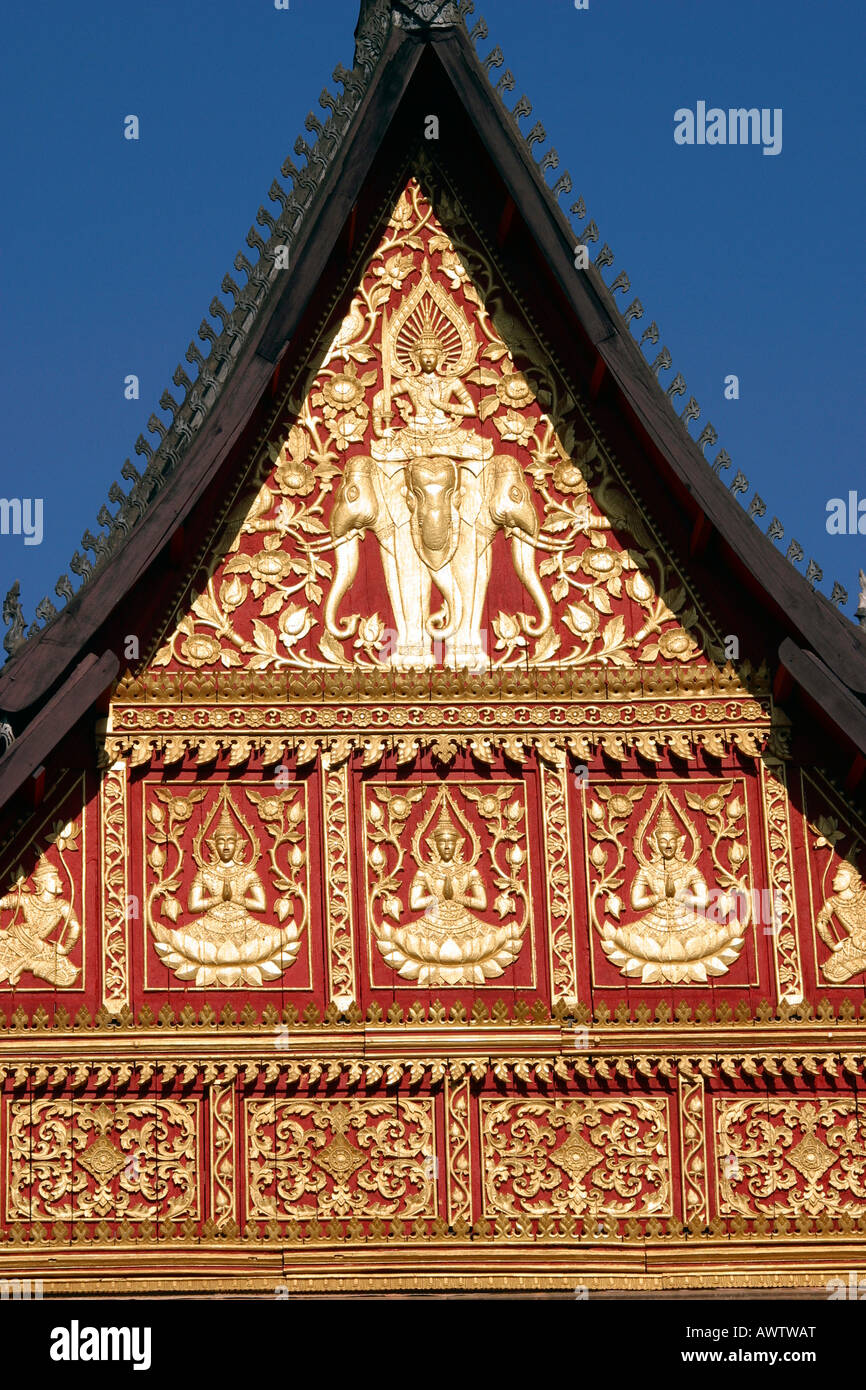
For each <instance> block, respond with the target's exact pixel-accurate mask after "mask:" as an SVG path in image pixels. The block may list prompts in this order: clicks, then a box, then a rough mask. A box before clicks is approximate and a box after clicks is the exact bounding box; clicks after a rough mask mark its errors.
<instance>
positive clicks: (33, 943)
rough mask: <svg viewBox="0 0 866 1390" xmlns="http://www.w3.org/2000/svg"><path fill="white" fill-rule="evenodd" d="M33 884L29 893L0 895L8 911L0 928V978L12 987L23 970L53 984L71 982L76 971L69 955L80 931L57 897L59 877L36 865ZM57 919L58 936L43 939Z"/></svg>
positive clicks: (70, 911)
mask: <svg viewBox="0 0 866 1390" xmlns="http://www.w3.org/2000/svg"><path fill="white" fill-rule="evenodd" d="M33 882H34V884H35V885H36V889H35V892H34V891H28V890H27V889H26V888H21V887H19V888H17V889H16V890H15V891H14V892H12V893H6V894H4V895H3V897H2V898H0V910H2V909H4V908H6V909H11V910H12V912H13V918H12V921H11V922H10V923H9V925H8V927H6V928H5V930H0V982H2V981H4V980H8V981H9V983H10V984H11V985H15V984H17V983H18V981H19V979H20V978H21V976H22V975H23V974H24V972H25V971H29V972H30V973H31V974H32V975H36V976H38V977H39V978H40V979H42V980H49V981H50V982H51V984H53V985H65V986H69V985H73V984H75V981H76V980H77V979H78V976H79V973H80V972H79V968H78V966H77V965H73V964H72V961H71V960H70V959H69V953H70V951H71V950H72V948H73V946H74V945H75V943H76V941H77V940H78V938H79V936H80V935H81V925H80V923H79V921H78V919H77V918H76V916H75V913H74V911H73V909H72V904H71V903H69V902H67V901H66V899H65V898H64V897H63V884H62V882H61V880H60V875H59V874H58V872H57V870H56V869H55V868H53V867H52V865H50V864H40V865H39V867H38V868H37V869H36V871H35V872H34V874H33ZM22 918H23V920H21V919H22ZM61 923H62V930H61V933H60V936H59V937H57V938H55V940H53V941H49V940H48V938H49V937H50V936H51V934H52V932H54V931H55V930H56V928H57V927H59V926H60V925H61Z"/></svg>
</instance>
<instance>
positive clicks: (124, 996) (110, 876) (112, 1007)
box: [99, 762, 129, 1014]
mask: <svg viewBox="0 0 866 1390" xmlns="http://www.w3.org/2000/svg"><path fill="white" fill-rule="evenodd" d="M126 778H127V770H126V764H125V763H124V762H113V763H112V765H111V767H109V768H108V769H107V770H106V772H105V774H104V776H103V778H102V784H101V786H100V790H99V830H100V855H101V860H102V979H103V986H102V989H103V997H102V1002H103V1004H104V1005H105V1007H106V1009H108V1012H109V1013H111V1014H117V1013H119V1012H120V1010H121V1009H122V1008H123V1007H124V1006H128V1005H129V921H128V907H129V888H128V881H127V861H128V858H129V849H128V844H127V802H126V797H127V788H126Z"/></svg>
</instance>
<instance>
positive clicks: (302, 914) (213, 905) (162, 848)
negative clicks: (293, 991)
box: [147, 786, 309, 988]
mask: <svg viewBox="0 0 866 1390" xmlns="http://www.w3.org/2000/svg"><path fill="white" fill-rule="evenodd" d="M244 792H245V795H246V796H247V797H248V798H249V800H250V801H251V802H252V803H253V804H254V805H255V806H256V807H257V808H258V813H259V817H260V820H261V821H262V822H263V823H264V826H265V827H266V828H267V833H268V834H269V836H270V837H271V839H272V840H273V843H272V844H271V846H270V847H269V848H268V851H267V854H268V858H269V860H270V868H271V874H270V881H271V885H272V886H273V887H274V888H275V889H276V890H277V891H278V892H279V893H280V894H281V895H282V896H280V897H278V898H277V900H276V902H275V903H274V912H275V915H276V917H277V919H278V921H279V923H281V924H282V925H279V926H272V925H270V924H269V923H268V922H267V921H257V920H256V918H255V917H254V916H253V915H252V914H253V913H265V912H266V911H267V897H266V894H265V889H264V885H263V883H262V881H261V879H260V877H259V875H258V874H257V873H256V871H255V865H256V863H257V862H258V860H259V858H260V857H261V854H262V846H261V843H260V840H259V837H258V836H257V834H256V833H255V832H254V831H253V829H252V827H251V826H250V824H249V823H248V821H246V820H245V818H244V817H243V815H242V814H241V812H240V811H239V810H238V807H237V804H236V802H235V800H233V798H232V795H231V793H230V792H229V790H228V788H227V787H223V790H222V792H221V793H220V796H219V798H218V800H217V801H216V803H215V805H214V807H213V808H212V810H211V812H210V815H209V816H208V817H206V818H205V819H204V820H202V822H201V824H200V826H199V829H198V831H197V832H196V834H195V836H194V838H193V844H192V855H193V858H194V860H195V862H196V864H197V865H198V872H197V873H196V875H195V877H194V879H193V882H192V887H191V889H190V892H189V896H188V900H187V913H188V914H189V920H187V921H185V922H183V924H182V925H181V926H179V927H177V928H172V927H166V926H163V924H162V923H161V922H160V921H159V920H158V918H157V908H160V909H161V911H162V912H163V913H164V914H165V915H166V916H167V917H168V918H169V920H170V921H171V922H172V923H177V922H178V921H179V919H180V915H181V911H182V907H181V903H180V902H179V901H178V899H177V898H176V897H175V896H174V894H175V893H176V891H177V890H178V888H179V886H180V884H181V881H182V878H183V873H184V866H185V863H186V854H187V852H188V851H187V849H186V848H185V846H184V844H183V843H182V836H183V833H184V828H185V826H186V825H187V824H188V822H189V821H190V818H191V816H192V813H193V808H194V804H195V803H196V802H198V801H201V800H202V799H203V798H204V797H205V795H206V792H205V790H204V789H202V788H200V787H192V788H184V795H183V796H176V795H174V794H173V793H172V791H171V790H170V789H168V788H165V787H158V786H155V787H153V797H154V799H153V800H152V801H151V802H150V805H149V806H148V810H147V818H148V822H149V825H148V830H147V834H148V839H149V840H150V841H151V845H152V848H151V850H150V853H149V855H148V858H147V862H148V865H149V867H150V868H151V870H152V871H153V874H154V880H153V883H152V886H151V888H150V890H149V892H148V895H147V923H148V926H149V928H150V931H151V934H152V935H153V938H154V944H155V947H156V951H157V954H158V955H159V957H160V959H161V960H162V961H163V963H164V964H165V965H167V966H168V968H169V969H170V970H173V971H174V973H175V975H176V976H177V977H178V979H180V980H192V981H193V982H194V983H195V984H196V986H198V987H199V988H209V987H213V986H226V985H261V984H263V983H265V982H266V981H271V980H276V979H279V977H280V976H281V975H282V974H283V972H284V971H285V970H286V969H287V967H288V966H290V965H291V964H292V963H293V962H294V961H295V960H296V959H297V956H298V952H299V951H300V945H301V933H302V932H303V930H304V928H305V927H306V926H307V923H308V920H309V893H308V887H307V880H306V862H307V857H306V852H305V849H304V848H302V846H304V845H305V843H306V837H307V832H306V806H305V790H304V788H302V787H300V788H294V789H292V790H290V791H284V792H275V793H274V794H273V795H265V794H263V793H262V792H258V791H255V790H254V789H253V788H252V787H249V786H247V787H245V788H244ZM203 844H204V845H205V846H206V847H207V848H208V849H209V851H210V857H209V858H205V857H204V853H203V848H202V846H203ZM247 851H249V855H248V854H247ZM170 854H171V857H173V861H174V862H173V867H172V868H171V870H169V869H168V865H169V860H170ZM278 856H279V857H278Z"/></svg>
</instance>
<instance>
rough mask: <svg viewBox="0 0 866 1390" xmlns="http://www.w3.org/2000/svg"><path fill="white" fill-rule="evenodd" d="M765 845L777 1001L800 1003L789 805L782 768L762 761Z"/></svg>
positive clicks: (777, 763) (801, 992)
mask: <svg viewBox="0 0 866 1390" xmlns="http://www.w3.org/2000/svg"><path fill="white" fill-rule="evenodd" d="M760 768H761V794H762V799H763V807H764V842H765V851H766V856H767V864H768V866H769V886H770V891H771V893H772V898H773V930H772V941H773V954H774V959H775V964H776V987H777V989H778V993H779V998H780V999H784V1000H786V1001H787V1002H788V1003H789V1004H800V1003H802V1001H803V998H804V985H803V966H802V961H801V957H800V939H799V928H798V925H797V895H796V893H795V890H794V884H795V882H796V877H795V870H794V857H793V851H792V847H791V803H790V799H789V796H788V782H787V773H786V770H785V765H784V763H782V762H778V761H774V762H773V763H772V764H770V762H768V761H766V760H764V761H762V762H761V765H760Z"/></svg>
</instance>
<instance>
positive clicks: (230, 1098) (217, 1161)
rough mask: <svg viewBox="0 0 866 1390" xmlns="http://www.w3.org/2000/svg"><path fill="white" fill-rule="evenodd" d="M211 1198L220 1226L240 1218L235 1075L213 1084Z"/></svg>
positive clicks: (211, 1103)
mask: <svg viewBox="0 0 866 1390" xmlns="http://www.w3.org/2000/svg"><path fill="white" fill-rule="evenodd" d="M210 1114H211V1154H210V1160H211V1201H212V1209H213V1218H214V1221H215V1222H216V1224H217V1226H224V1225H225V1224H226V1223H227V1222H229V1221H233V1220H235V1219H236V1216H237V1213H236V1210H235V1160H236V1155H235V1083H234V1078H233V1077H232V1078H230V1079H229V1080H226V1081H222V1082H219V1083H218V1084H216V1085H213V1086H212V1087H211V1092H210Z"/></svg>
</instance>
